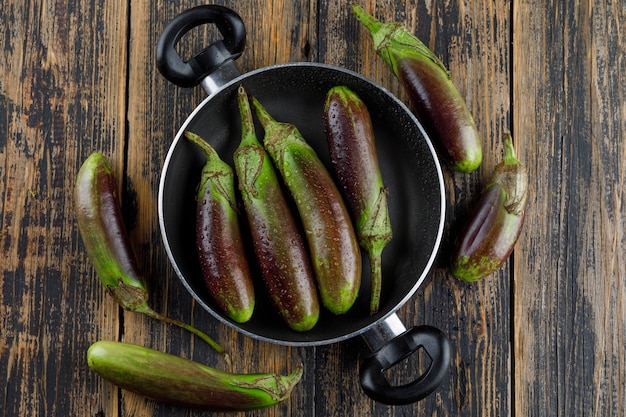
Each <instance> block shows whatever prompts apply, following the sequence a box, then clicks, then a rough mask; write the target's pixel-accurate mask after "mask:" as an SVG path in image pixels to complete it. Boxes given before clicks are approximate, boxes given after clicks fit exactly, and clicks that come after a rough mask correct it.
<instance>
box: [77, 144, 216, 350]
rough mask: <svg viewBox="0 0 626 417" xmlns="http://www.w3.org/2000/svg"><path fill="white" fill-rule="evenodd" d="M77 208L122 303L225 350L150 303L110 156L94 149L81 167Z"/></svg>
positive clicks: (90, 249) (84, 233) (100, 270)
mask: <svg viewBox="0 0 626 417" xmlns="http://www.w3.org/2000/svg"><path fill="white" fill-rule="evenodd" d="M74 208H75V212H76V220H77V224H78V230H79V232H80V235H81V237H82V240H83V243H84V245H85V249H86V251H87V255H88V256H89V259H90V260H91V262H92V263H93V266H94V269H95V270H96V274H97V275H98V277H99V278H100V281H101V282H102V284H103V285H104V286H105V288H106V290H107V292H108V294H109V295H110V296H111V297H112V298H113V299H114V300H115V301H116V302H117V303H118V304H120V305H121V306H122V307H123V308H124V309H125V310H129V311H133V312H137V313H142V314H145V315H147V316H150V317H152V318H155V319H157V320H160V321H163V322H166V323H169V324H173V325H176V326H179V327H182V328H184V329H185V330H187V331H189V332H191V333H193V334H195V335H196V336H198V337H200V338H201V339H202V340H204V341H205V342H207V343H208V344H209V345H211V346H212V347H213V348H214V349H215V350H217V351H218V352H220V353H223V352H224V349H223V348H222V347H221V346H220V345H218V344H217V343H216V342H215V341H214V340H213V339H211V338H210V337H209V336H208V335H206V334H205V333H203V332H201V331H200V330H198V329H196V328H195V327H192V326H191V325H189V324H186V323H183V322H180V321H178V320H174V319H170V318H169V317H166V316H164V315H162V314H159V313H157V312H155V311H154V310H152V308H150V307H149V306H148V291H147V290H146V286H145V284H144V281H143V278H142V277H141V274H140V271H139V268H138V266H137V261H136V258H135V256H134V253H133V251H132V248H131V244H130V239H129V236H128V232H127V230H126V225H125V224H124V221H123V218H122V211H121V207H120V203H119V198H118V195H117V186H116V183H115V178H114V176H113V169H112V167H111V164H110V162H109V161H108V159H107V158H106V157H105V156H104V155H102V154H101V153H99V152H94V153H92V154H91V155H90V156H89V157H88V158H87V159H86V160H85V161H84V162H83V164H82V166H81V167H80V170H79V171H78V175H77V177H76V185H75V187H74Z"/></svg>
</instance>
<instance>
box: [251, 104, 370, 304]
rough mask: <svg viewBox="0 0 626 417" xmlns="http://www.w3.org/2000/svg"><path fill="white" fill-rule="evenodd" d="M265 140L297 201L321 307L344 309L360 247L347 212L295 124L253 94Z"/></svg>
mask: <svg viewBox="0 0 626 417" xmlns="http://www.w3.org/2000/svg"><path fill="white" fill-rule="evenodd" d="M251 102H252V107H253V108H254V110H255V112H256V115H257V118H258V119H259V121H260V122H261V125H262V126H263V128H264V129H265V136H264V139H263V145H264V146H265V149H266V150H267V152H268V153H269V154H270V156H271V157H272V160H273V161H274V163H275V166H276V168H277V170H278V172H279V173H280V174H281V177H282V178H283V181H284V183H285V185H286V186H287V189H288V190H289V193H290V194H291V196H292V197H293V200H294V201H295V204H296V207H297V209H298V213H299V215H300V219H301V220H302V225H303V226H304V230H305V235H306V240H307V242H308V246H309V252H310V254H311V261H312V263H313V271H314V273H315V278H316V281H317V287H318V290H319V292H320V299H321V301H322V304H323V305H324V307H326V308H327V309H328V310H329V311H330V312H332V313H334V314H343V313H345V312H347V311H348V310H349V309H350V308H351V307H352V305H353V304H354V302H355V301H356V298H357V296H358V293H359V289H360V286H361V267H362V265H361V262H362V260H361V252H360V250H359V244H358V242H357V239H356V234H355V232H354V227H353V225H352V221H351V219H350V214H349V213H348V209H347V208H346V205H345V203H344V201H343V198H342V196H341V193H340V192H339V190H338V189H337V186H336V185H335V182H334V181H333V179H332V177H331V175H330V173H329V172H328V170H327V169H326V167H325V166H324V164H323V163H322V161H321V160H320V159H319V157H318V156H317V154H316V153H315V150H314V149H313V148H312V147H311V146H310V145H309V144H308V143H307V142H306V141H305V139H304V138H303V137H302V134H301V133H300V132H299V131H298V129H297V128H296V127H295V126H294V125H292V124H289V123H282V122H278V121H276V120H274V119H273V118H272V116H271V115H270V114H269V113H268V112H267V111H266V110H265V108H264V107H263V106H262V105H261V103H259V101H258V100H256V99H255V98H254V97H253V98H252V99H251Z"/></svg>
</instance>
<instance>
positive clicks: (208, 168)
mask: <svg viewBox="0 0 626 417" xmlns="http://www.w3.org/2000/svg"><path fill="white" fill-rule="evenodd" d="M184 135H185V138H186V139H187V140H189V141H190V142H192V143H193V144H195V145H197V146H198V147H199V148H200V149H201V150H202V152H203V153H204V155H205V156H206V163H205V165H204V167H203V168H202V174H201V180H200V184H199V185H198V192H197V198H198V199H201V198H202V196H203V195H204V193H205V192H206V189H207V187H209V188H210V190H211V193H212V194H213V195H214V196H215V197H218V198H221V199H224V200H225V201H227V202H228V203H229V204H230V206H231V207H232V209H233V210H235V211H236V209H237V202H236V201H235V199H234V196H233V193H232V190H233V189H234V185H235V175H234V173H233V169H232V168H231V167H230V165H228V164H227V163H226V162H224V161H222V159H221V158H220V156H219V154H218V153H217V151H216V150H215V149H214V148H213V147H212V146H211V145H209V144H208V143H207V142H206V141H204V140H203V139H202V138H201V137H200V136H198V135H196V134H195V133H192V132H189V131H186V132H185V133H184Z"/></svg>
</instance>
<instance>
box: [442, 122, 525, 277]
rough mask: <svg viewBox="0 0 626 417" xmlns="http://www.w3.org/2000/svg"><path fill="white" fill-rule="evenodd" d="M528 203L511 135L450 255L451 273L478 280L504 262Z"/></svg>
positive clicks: (519, 227) (505, 142)
mask: <svg viewBox="0 0 626 417" xmlns="http://www.w3.org/2000/svg"><path fill="white" fill-rule="evenodd" d="M527 200H528V174H527V172H526V167H525V166H524V165H523V164H522V163H521V162H520V161H519V160H518V159H517V157H516V156H515V149H514V148H513V141H512V139H511V136H510V134H508V133H507V134H505V137H504V160H503V161H502V162H500V163H499V164H498V165H496V167H495V169H494V172H493V174H492V177H491V180H490V182H489V183H488V184H487V186H486V188H485V190H484V191H483V193H482V194H481V196H480V199H479V201H478V203H477V205H476V207H475V208H474V211H473V212H472V214H471V215H470V217H469V219H468V221H467V223H466V224H465V225H464V227H463V229H462V230H461V233H460V234H459V237H458V239H457V242H456V245H455V248H454V252H453V255H452V266H451V271H452V274H453V275H454V276H455V277H457V278H460V279H463V280H465V281H477V280H479V279H481V278H483V277H485V276H487V275H489V274H491V273H493V272H495V271H496V270H497V269H498V268H500V266H502V264H503V263H504V262H505V261H506V260H507V258H508V257H509V255H510V254H511V252H512V251H513V247H514V246H515V243H516V242H517V238H518V237H519V234H520V232H521V230H522V226H523V224H524V217H525V214H526V204H527Z"/></svg>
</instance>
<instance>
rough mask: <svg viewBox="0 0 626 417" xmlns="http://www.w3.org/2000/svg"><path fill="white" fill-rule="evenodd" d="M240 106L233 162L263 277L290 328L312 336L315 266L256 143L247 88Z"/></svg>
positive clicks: (316, 303)
mask: <svg viewBox="0 0 626 417" xmlns="http://www.w3.org/2000/svg"><path fill="white" fill-rule="evenodd" d="M237 102H238V106H239V112H240V116H241V143H240V144H239V146H238V147H237V149H236V150H235V154H234V157H233V159H234V162H235V172H236V173H237V179H238V185H239V190H240V192H241V196H242V200H243V205H244V208H245V211H246V215H247V218H248V224H249V226H250V234H251V236H252V242H253V246H254V252H255V254H256V258H257V261H258V263H259V267H260V269H261V275H262V277H263V281H264V283H265V287H266V289H267V292H268V294H269V296H270V299H271V301H272V303H273V305H274V307H275V308H276V310H277V312H278V313H279V315H280V316H281V317H282V318H283V320H284V321H285V322H286V323H287V325H288V326H289V327H290V328H291V329H293V330H296V331H307V330H310V329H312V328H313V326H315V324H316V323H317V320H318V318H319V313H320V307H319V300H318V296H317V289H316V287H315V276H314V275H313V270H312V269H311V260H310V258H309V254H308V252H307V249H306V246H305V242H304V238H303V236H302V233H301V231H300V229H299V227H298V224H297V222H296V220H295V218H294V216H293V214H292V211H291V209H290V207H289V205H288V203H287V199H286V198H285V196H284V195H283V190H282V187H281V184H280V182H279V179H278V177H277V175H276V172H275V170H274V166H273V165H272V161H271V159H270V156H269V155H268V154H267V152H266V151H265V149H264V148H263V145H261V143H260V142H259V140H258V139H257V137H256V133H255V130H254V122H253V119H252V110H251V108H250V102H249V101H248V95H247V93H246V91H245V89H244V88H243V86H240V87H239V90H238V92H237Z"/></svg>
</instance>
